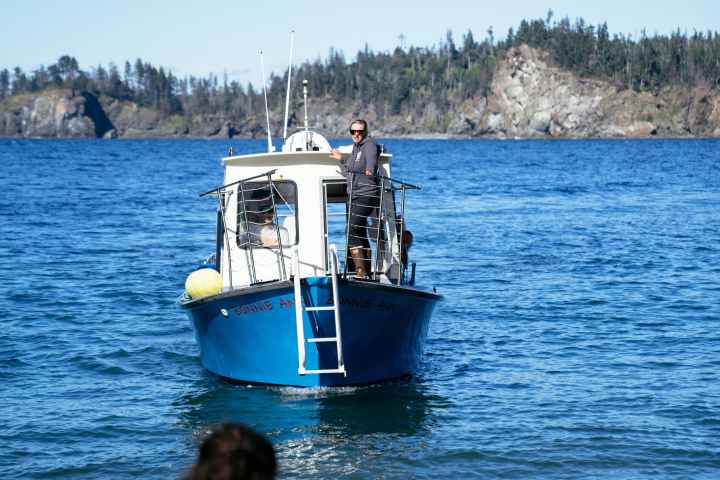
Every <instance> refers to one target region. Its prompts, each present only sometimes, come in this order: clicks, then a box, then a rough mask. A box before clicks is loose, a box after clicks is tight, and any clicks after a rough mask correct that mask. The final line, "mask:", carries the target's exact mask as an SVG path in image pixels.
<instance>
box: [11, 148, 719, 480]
mask: <svg viewBox="0 0 720 480" xmlns="http://www.w3.org/2000/svg"><path fill="white" fill-rule="evenodd" d="M263 143H264V142H263V141H262V140H258V141H250V140H245V141H243V140H239V141H237V140H234V141H232V145H233V146H234V147H235V148H236V149H237V150H238V151H255V152H257V151H261V150H262V148H263ZM386 144H387V145H388V146H389V148H390V150H391V151H392V152H393V153H395V156H396V158H395V162H396V163H395V171H394V176H397V177H399V178H401V179H404V180H407V181H409V182H411V183H417V184H420V185H422V186H423V187H424V188H423V191H422V192H421V194H420V195H415V196H411V197H410V198H409V200H408V201H409V206H408V208H409V211H410V214H409V221H410V222H411V223H410V225H411V229H412V230H413V232H414V234H415V239H416V243H415V246H414V247H413V250H412V252H411V254H412V257H413V259H414V260H415V261H417V262H418V279H419V281H420V282H421V283H424V284H426V285H435V286H437V288H438V290H439V291H440V292H441V293H443V294H444V295H445V297H446V301H445V302H444V303H442V304H441V305H440V306H439V307H438V308H437V310H436V314H435V316H434V318H433V321H432V323H431V327H430V333H429V339H428V342H427V348H426V356H425V360H424V364H423V366H422V369H421V371H420V372H419V375H418V377H417V378H416V379H414V380H411V381H402V382H396V383H393V384H388V385H380V386H369V387H363V388H345V389H340V390H309V391H306V390H302V389H292V388H268V387H257V386H255V387H248V386H242V385H232V384H227V383H224V382H222V381H220V380H218V379H217V378H215V377H213V376H212V375H210V374H208V373H206V372H205V371H204V370H203V369H202V368H201V366H200V365H199V361H198V350H197V347H196V345H195V343H194V338H193V333H192V330H191V327H190V323H189V321H188V320H187V319H186V318H185V317H184V315H183V313H182V311H181V310H180V309H179V308H178V307H177V305H176V298H177V297H178V296H179V295H180V293H181V292H182V288H183V283H184V279H185V276H186V274H187V272H189V271H190V270H191V269H192V268H193V267H194V266H195V265H196V264H197V262H198V260H199V259H201V258H203V257H204V256H205V255H207V254H208V253H210V252H211V251H212V250H213V247H214V239H213V235H214V228H215V227H214V204H213V202H212V201H211V200H207V199H200V198H198V193H200V192H202V191H205V190H208V189H210V188H211V187H213V186H216V185H219V184H220V183H221V181H222V172H221V169H220V163H219V158H220V157H221V156H222V155H223V154H224V153H225V151H226V150H227V147H228V145H229V142H227V141H202V140H198V141H192V140H188V141H185V140H168V141H159V140H158V141H141V140H119V141H88V140H82V141H68V140H57V141H40V140H37V141H25V140H23V141H17V140H0V166H1V168H2V169H1V170H0V191H1V192H2V196H1V197H0V198H1V200H0V221H1V222H2V235H1V237H0V254H1V257H2V259H3V264H4V265H3V268H2V269H0V285H1V286H2V289H3V295H2V296H0V312H1V315H2V324H1V325H2V330H1V332H0V385H1V387H0V388H1V389H0V445H2V448H1V449H0V472H2V473H3V475H2V476H3V477H4V478H41V479H42V478H53V479H65V478H67V479H70V478H72V479H75V478H97V479H100V478H102V479H104V478H113V479H137V478H143V479H145V478H158V479H160V478H163V479H166V478H177V477H178V476H180V475H181V474H182V473H183V472H184V471H185V469H186V468H187V467H188V465H190V464H191V463H192V462H193V461H194V459H195V453H196V449H197V445H198V442H199V440H200V438H202V435H204V434H205V432H207V430H208V428H209V426H211V425H212V424H214V423H215V422H219V421H223V420H234V421H239V422H243V423H246V424H249V425H250V426H252V427H254V428H256V429H257V430H259V431H261V432H263V433H264V434H266V435H267V436H268V437H269V438H270V439H271V440H272V442H273V443H274V445H275V446H276V448H277V454H278V458H279V464H280V472H281V475H280V476H281V478H432V479H436V478H562V479H577V478H612V479H617V478H633V479H634V478H652V479H666V478H693V479H702V478H707V479H716V478H720V374H719V372H720V155H719V154H718V152H719V151H720V141H717V140H652V141H649V140H638V141H623V140H617V141H615V140H613V141H610V140H608V141H600V140H598V141H584V140H583V141H472V140H468V141H460V140H452V141H443V140H388V141H386ZM349 368H352V365H349Z"/></svg>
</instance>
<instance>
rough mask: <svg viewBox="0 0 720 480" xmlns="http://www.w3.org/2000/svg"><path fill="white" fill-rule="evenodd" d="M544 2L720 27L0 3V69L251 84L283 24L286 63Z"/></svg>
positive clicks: (623, 28)
mask: <svg viewBox="0 0 720 480" xmlns="http://www.w3.org/2000/svg"><path fill="white" fill-rule="evenodd" d="M549 9H552V10H553V11H554V12H555V18H556V19H558V18H561V17H565V16H568V17H570V19H572V20H574V19H575V18H577V17H582V18H583V19H585V20H586V21H587V22H588V23H591V24H594V25H595V24H598V23H601V22H603V21H607V22H608V26H609V28H610V32H611V33H624V34H632V35H633V37H635V38H637V36H638V34H639V33H640V31H641V29H643V28H646V30H647V32H648V33H649V34H653V33H661V34H666V33H670V32H671V31H673V30H675V29H676V28H678V27H679V28H680V29H681V30H682V31H686V32H688V33H692V32H693V31H694V30H700V31H706V30H713V31H719V30H720V3H718V0H714V1H711V0H685V1H681V0H673V1H669V0H654V1H648V0H639V1H634V0H623V1H620V0H603V1H593V2H578V1H569V0H567V1H545V2H542V1H536V0H535V1H532V0H520V1H512V0H507V1H502V0H494V1H481V0H474V1H473V0H466V1H459V0H440V1H437V0H436V1H432V2H430V1H423V0H415V1H406V0H401V1H389V0H386V1H377V0H363V1H357V2H347V1H342V0H321V1H315V2H312V1H308V2H302V1H286V0H282V1H270V0H265V1H263V2H248V1H240V0H236V1H234V2H221V1H215V0H206V1H202V2H198V1H194V2H183V1H180V0H175V1H169V0H143V1H138V0H122V1H113V2H102V1H98V0H93V1H90V0H64V1H53V0H45V1H42V0H0V68H12V67H15V66H20V67H21V68H23V69H24V70H26V71H31V70H34V69H36V68H37V67H38V66H40V65H50V64H52V63H54V62H55V61H56V60H57V59H58V57H60V56H61V55H63V54H70V55H73V56H75V57H76V58H77V59H78V61H79V62H80V67H81V68H82V69H84V70H88V69H90V68H92V67H94V66H97V65H98V64H102V65H107V64H108V63H109V62H114V63H116V64H117V65H118V66H119V67H120V69H121V71H122V66H123V65H124V62H125V60H130V61H133V60H134V59H136V58H138V57H140V58H142V59H143V60H145V61H149V62H151V63H152V64H153V65H155V66H165V67H169V68H170V69H171V70H172V71H173V72H174V73H175V74H177V75H179V76H185V75H196V76H207V75H208V74H209V73H215V74H217V75H222V74H223V73H224V72H227V74H228V76H229V77H230V78H231V79H235V80H239V81H241V82H243V83H245V82H247V81H251V82H253V83H255V84H258V83H259V82H260V78H261V74H260V66H259V59H258V55H257V52H258V50H259V49H262V50H263V51H264V53H265V69H266V73H267V74H268V75H269V73H270V71H275V72H281V71H283V70H284V69H285V68H286V67H287V61H288V55H289V32H290V30H293V29H294V30H295V32H296V34H295V55H294V63H295V64H298V63H301V62H302V61H303V60H307V59H310V60H312V59H315V58H324V57H325V56H326V55H327V53H328V50H329V48H330V47H331V46H332V47H335V49H336V50H340V51H343V52H344V53H345V57H346V59H347V60H349V61H351V60H353V59H354V58H355V55H356V53H357V51H358V50H361V49H362V48H363V47H364V45H365V44H366V43H367V44H368V45H369V47H370V48H371V49H372V50H375V51H387V50H392V49H393V48H395V47H396V46H397V45H399V44H400V36H401V35H402V36H404V42H405V45H415V46H424V47H429V46H432V45H435V44H437V43H439V42H440V41H441V40H442V39H443V38H444V37H445V33H446V32H447V30H448V29H451V30H452V31H453V34H454V38H455V40H456V42H458V43H459V42H460V39H461V38H462V35H463V34H464V33H465V32H467V31H468V29H471V30H472V32H473V35H474V36H475V38H476V40H479V39H482V38H484V37H485V36H486V32H487V30H488V28H489V27H491V26H492V27H493V29H494V31H495V36H496V38H501V37H504V36H505V34H506V33H507V31H508V28H509V27H511V26H512V27H514V28H516V27H517V25H518V24H519V23H520V21H521V20H522V19H523V18H525V19H533V18H544V17H545V15H546V13H547V11H548V10H549Z"/></svg>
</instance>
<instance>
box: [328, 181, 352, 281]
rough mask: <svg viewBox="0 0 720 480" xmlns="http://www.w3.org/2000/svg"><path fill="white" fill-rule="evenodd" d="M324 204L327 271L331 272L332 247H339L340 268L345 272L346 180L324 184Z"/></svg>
mask: <svg viewBox="0 0 720 480" xmlns="http://www.w3.org/2000/svg"><path fill="white" fill-rule="evenodd" d="M323 203H324V216H325V218H324V220H325V221H324V225H325V229H324V237H325V238H324V240H325V242H324V252H325V271H326V272H329V270H330V258H329V256H328V255H329V252H330V245H331V244H333V243H334V244H335V246H336V247H337V252H338V257H339V260H340V264H339V265H338V268H339V269H340V271H341V272H344V271H345V262H346V259H347V231H346V227H347V183H346V182H345V181H344V180H327V181H325V182H323Z"/></svg>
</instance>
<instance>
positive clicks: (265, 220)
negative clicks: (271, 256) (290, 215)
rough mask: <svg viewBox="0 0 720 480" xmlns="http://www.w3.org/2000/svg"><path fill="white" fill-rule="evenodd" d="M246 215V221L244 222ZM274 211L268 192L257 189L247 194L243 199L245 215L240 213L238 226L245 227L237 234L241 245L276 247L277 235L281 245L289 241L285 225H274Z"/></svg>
mask: <svg viewBox="0 0 720 480" xmlns="http://www.w3.org/2000/svg"><path fill="white" fill-rule="evenodd" d="M244 216H247V222H244V221H243V220H244V218H243V217H244ZM274 220H275V212H274V210H273V204H272V201H271V200H270V197H269V194H268V192H267V191H266V190H264V189H257V190H254V191H252V192H250V193H249V194H248V199H247V200H246V201H245V215H243V214H242V213H241V214H240V223H241V225H240V228H241V229H246V231H243V232H242V233H240V234H239V235H238V245H239V246H241V247H248V246H252V247H260V246H262V247H277V246H278V236H279V238H280V241H281V242H282V245H287V244H288V243H289V239H290V235H289V233H288V230H287V229H286V228H285V227H282V226H279V225H276V224H275V222H274Z"/></svg>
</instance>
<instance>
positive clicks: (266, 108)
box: [259, 50, 274, 153]
mask: <svg viewBox="0 0 720 480" xmlns="http://www.w3.org/2000/svg"><path fill="white" fill-rule="evenodd" d="M259 54H260V70H261V72H262V85H263V94H264V95H265V119H266V120H267V140H268V153H271V152H272V151H273V150H274V148H273V145H272V136H271V135H270V110H268V101H267V85H266V84H265V64H264V63H263V52H262V50H260V52H259Z"/></svg>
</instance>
